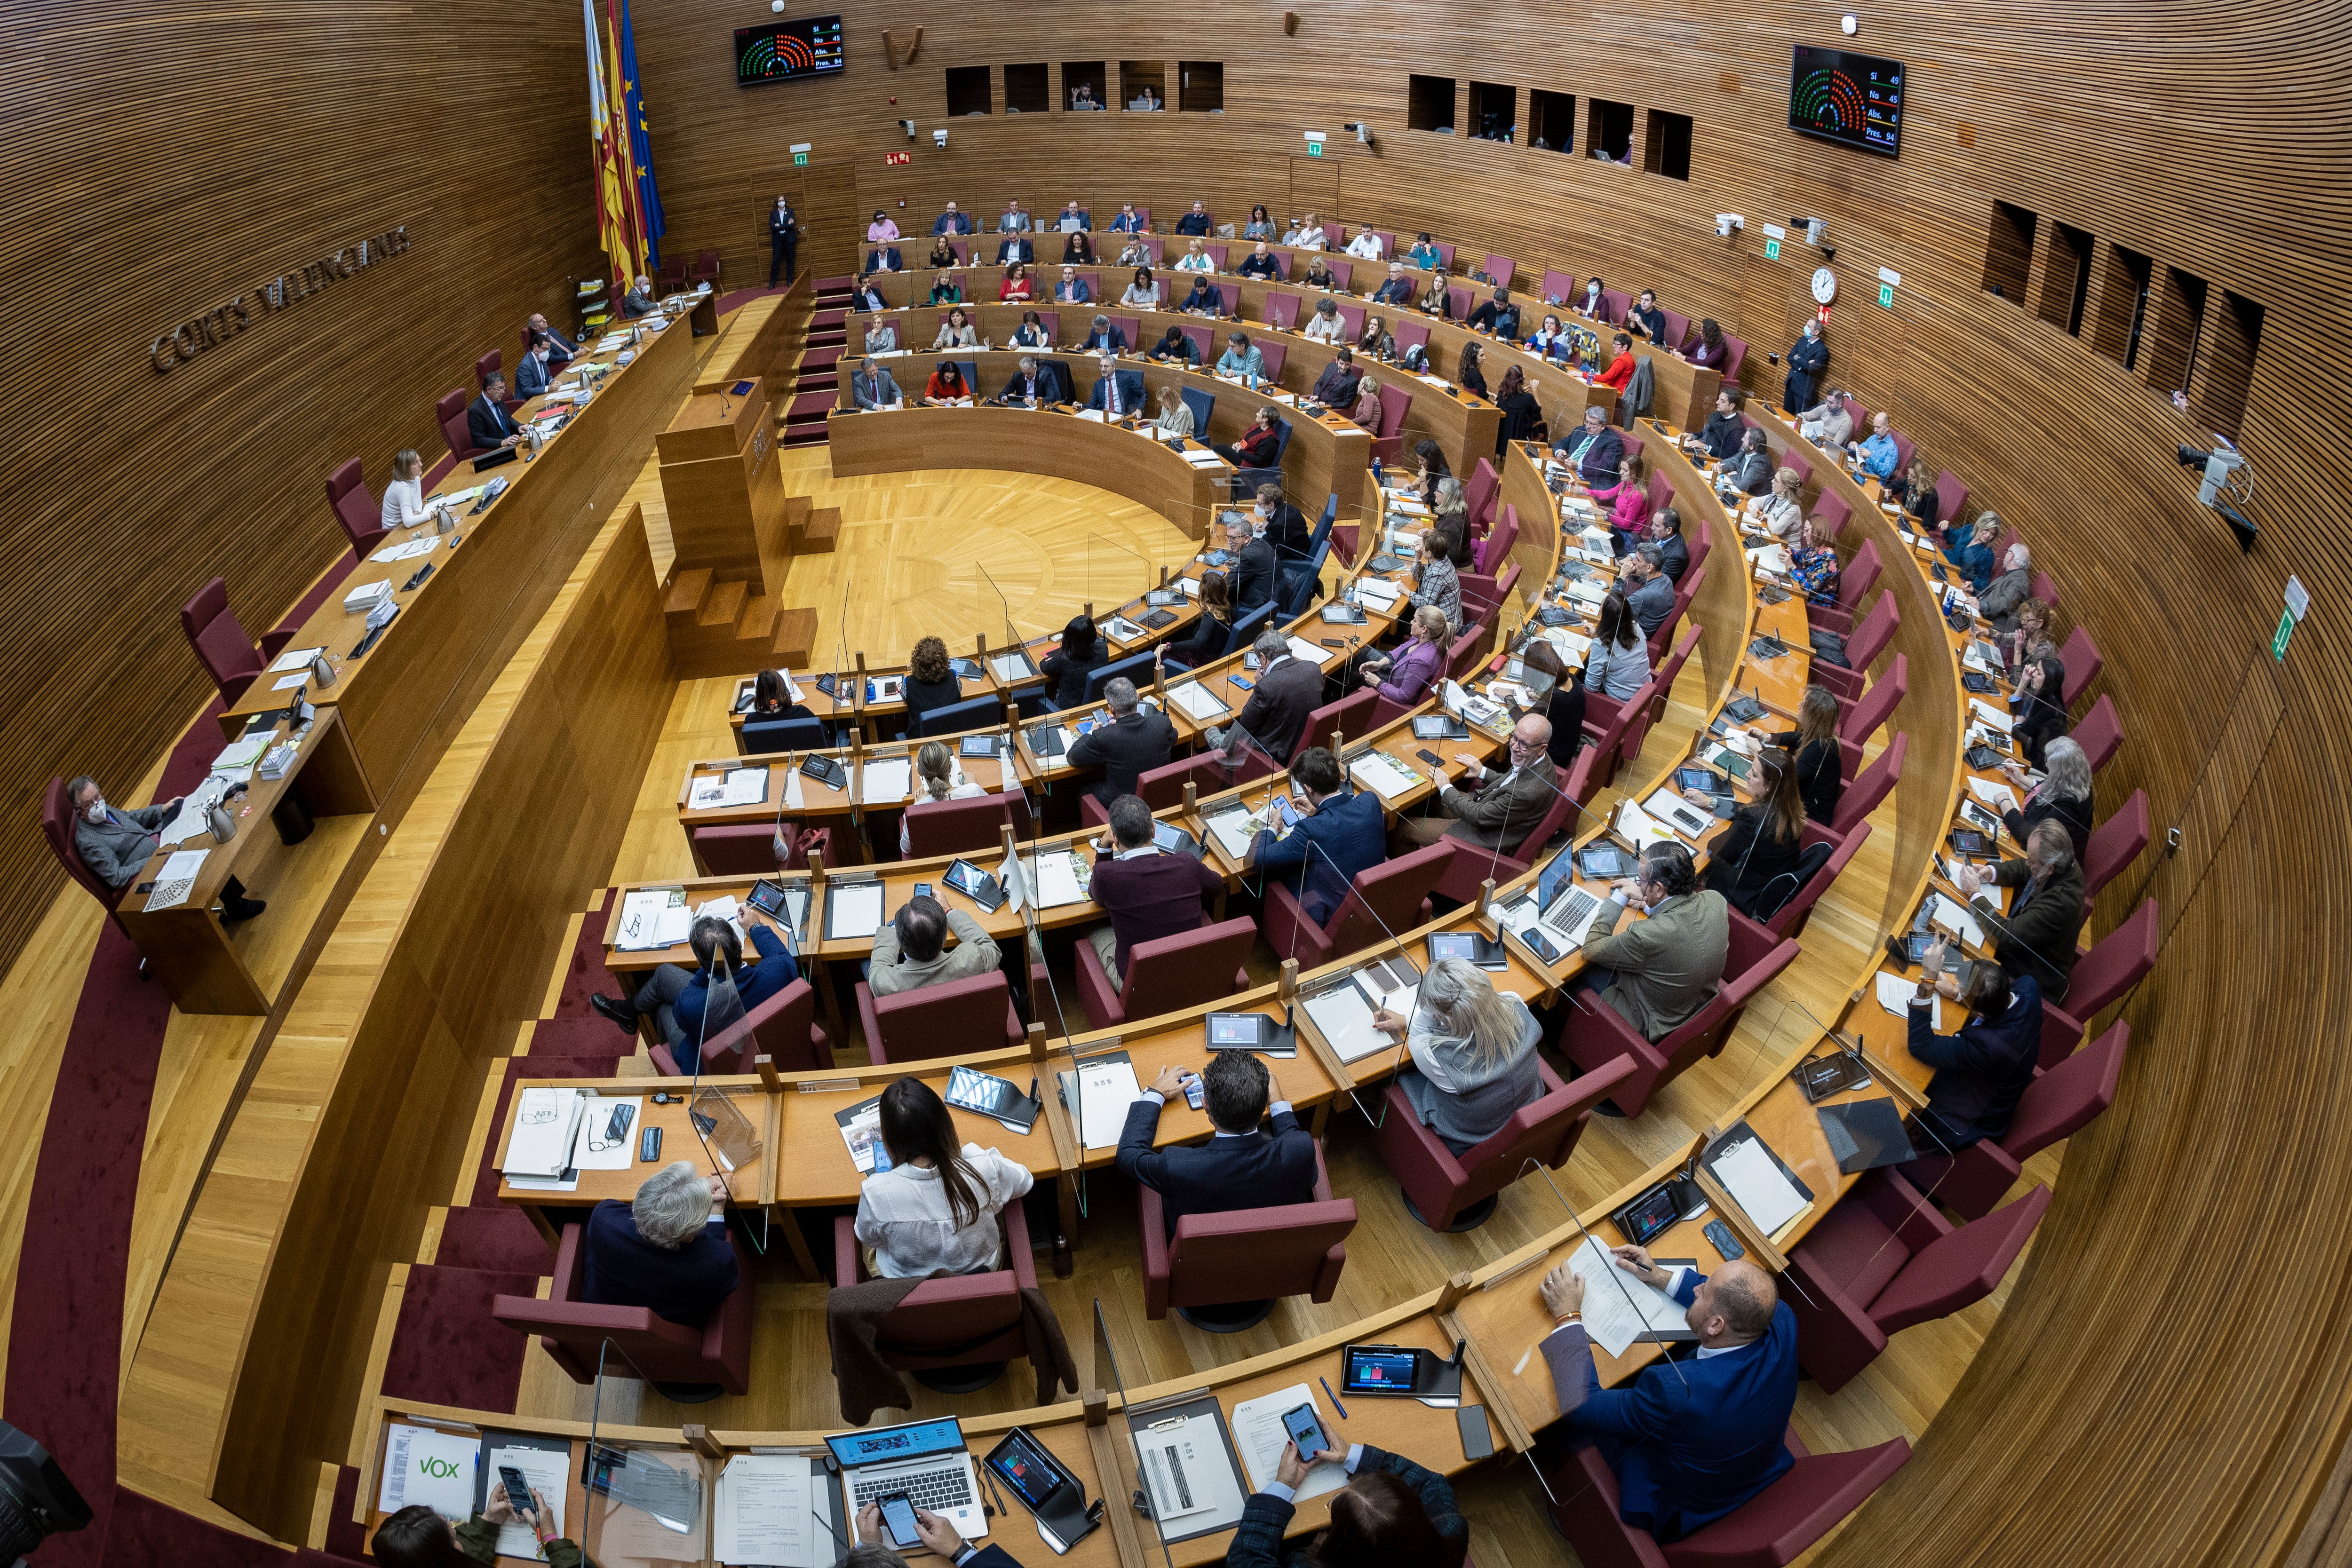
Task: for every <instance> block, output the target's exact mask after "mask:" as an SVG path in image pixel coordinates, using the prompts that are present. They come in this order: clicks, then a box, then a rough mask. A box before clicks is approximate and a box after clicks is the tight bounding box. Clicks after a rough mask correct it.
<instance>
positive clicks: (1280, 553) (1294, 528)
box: [1250, 485, 1315, 561]
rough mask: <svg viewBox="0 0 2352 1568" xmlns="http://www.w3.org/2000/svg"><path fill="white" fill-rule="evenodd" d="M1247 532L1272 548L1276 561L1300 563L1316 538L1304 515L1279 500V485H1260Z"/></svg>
mask: <svg viewBox="0 0 2352 1568" xmlns="http://www.w3.org/2000/svg"><path fill="white" fill-rule="evenodd" d="M1250 531H1251V532H1252V533H1255V534H1256V535H1257V536H1258V538H1262V539H1264V540H1265V542H1266V543H1268V544H1270V545H1272V546H1273V547H1274V554H1275V559H1276V560H1284V561H1292V560H1296V561H1303V560H1305V559H1307V541H1308V540H1309V539H1312V538H1314V537H1315V527H1314V525H1313V524H1311V523H1309V522H1308V521H1307V514H1306V513H1304V512H1302V511H1300V510H1299V509H1298V508H1297V507H1294V506H1292V505H1291V504H1290V503H1289V502H1287V501H1286V500H1284V499H1283V498H1282V486H1279V485H1260V486H1258V487H1257V502H1256V506H1255V510H1254V513H1253V516H1252V519H1251V523H1250Z"/></svg>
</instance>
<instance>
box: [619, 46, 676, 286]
mask: <svg viewBox="0 0 2352 1568" xmlns="http://www.w3.org/2000/svg"><path fill="white" fill-rule="evenodd" d="M613 5H614V0H605V14H606V15H607V16H610V15H611V14H612V11H613ZM619 5H620V20H619V21H618V23H617V24H615V25H616V26H618V27H619V29H620V35H619V37H620V48H619V51H618V53H617V54H616V55H615V56H614V58H615V60H616V61H617V62H618V64H619V67H620V72H621V90H620V92H619V94H618V95H617V97H618V99H619V102H618V103H617V104H616V105H615V107H616V108H618V109H619V110H620V111H621V113H622V115H623V117H624V118H623V126H624V129H625V134H626V135H627V138H628V149H629V162H630V164H631V165H632V171H633V172H634V174H635V183H636V197H637V234H638V236H639V238H640V240H641V241H642V242H643V247H644V250H645V255H646V271H647V272H652V271H653V270H654V269H655V268H656V267H659V266H660V265H661V237H662V231H663V230H664V229H666V228H667V227H668V226H669V225H667V223H665V222H664V221H663V219H662V204H661V192H660V191H659V190H657V189H656V188H655V185H654V141H653V134H652V131H651V128H650V127H649V126H648V125H647V124H646V95H645V93H644V92H643V91H642V90H641V89H640V88H639V85H638V78H637V37H636V34H635V32H634V31H633V30H631V28H630V26H629V0H619Z"/></svg>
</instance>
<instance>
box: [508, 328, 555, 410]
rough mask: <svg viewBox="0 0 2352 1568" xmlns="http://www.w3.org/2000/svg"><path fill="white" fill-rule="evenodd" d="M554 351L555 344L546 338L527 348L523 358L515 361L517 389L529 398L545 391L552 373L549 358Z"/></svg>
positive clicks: (523, 352)
mask: <svg viewBox="0 0 2352 1568" xmlns="http://www.w3.org/2000/svg"><path fill="white" fill-rule="evenodd" d="M553 352H554V346H553V345H552V344H551V343H549V342H548V341H547V340H544V339H541V340H537V341H535V342H533V343H532V344H531V346H530V348H528V349H525V350H523V351H522V358H521V359H520V360H518V361H515V391H517V392H520V393H521V394H522V395H523V396H524V397H527V398H529V397H537V396H538V395H539V394H540V393H541V392H545V391H546V390H547V383H548V381H549V380H550V378H551V374H552V367H551V365H550V364H549V363H548V360H549V357H550V355H551V354H552V353H553Z"/></svg>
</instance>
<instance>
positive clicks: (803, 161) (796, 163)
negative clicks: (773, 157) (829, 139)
mask: <svg viewBox="0 0 2352 1568" xmlns="http://www.w3.org/2000/svg"><path fill="white" fill-rule="evenodd" d="M807 167H808V154H807V153H805V152H795V153H793V168H795V169H805V168H807Z"/></svg>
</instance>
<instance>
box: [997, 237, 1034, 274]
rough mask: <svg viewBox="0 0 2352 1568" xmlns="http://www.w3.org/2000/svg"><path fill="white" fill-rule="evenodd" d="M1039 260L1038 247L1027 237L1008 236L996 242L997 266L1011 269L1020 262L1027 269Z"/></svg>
mask: <svg viewBox="0 0 2352 1568" xmlns="http://www.w3.org/2000/svg"><path fill="white" fill-rule="evenodd" d="M1036 259H1037V247H1036V246H1035V245H1034V244H1033V243H1032V242H1031V240H1030V238H1029V236H1028V235H1005V236H1004V237H1003V239H1001V240H998V241H997V242H996V265H997V266H999V267H1010V266H1012V265H1013V263H1014V262H1016V261H1017V262H1019V263H1021V264H1022V265H1023V266H1024V267H1027V266H1031V265H1034V263H1035V261H1036Z"/></svg>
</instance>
